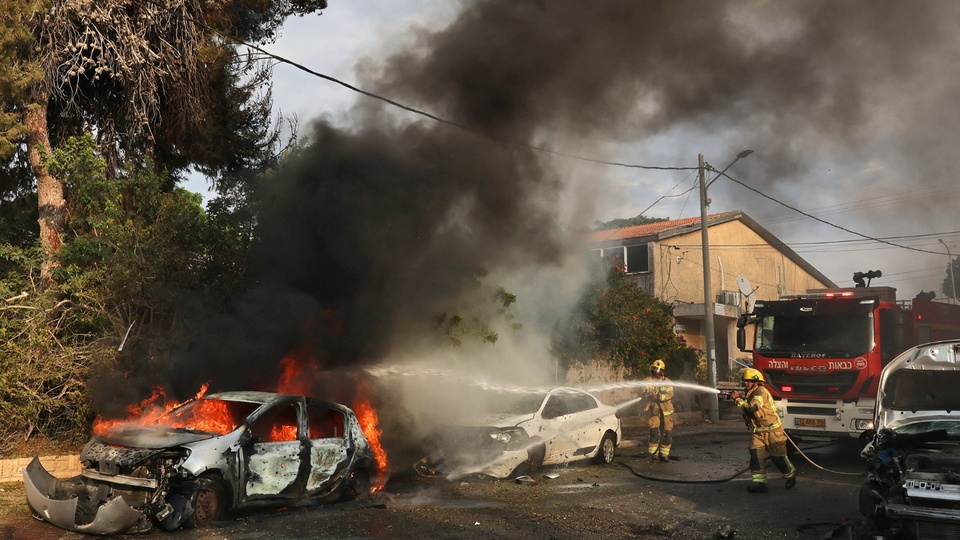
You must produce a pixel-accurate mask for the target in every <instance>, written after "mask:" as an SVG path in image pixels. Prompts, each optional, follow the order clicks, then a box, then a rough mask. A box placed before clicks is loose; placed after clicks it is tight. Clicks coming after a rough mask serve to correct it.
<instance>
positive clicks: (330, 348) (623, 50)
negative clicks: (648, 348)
mask: <svg viewBox="0 0 960 540" xmlns="http://www.w3.org/2000/svg"><path fill="white" fill-rule="evenodd" d="M958 15H960V4H954V3H948V2H924V1H912V2H885V1H875V0H871V1H858V2H837V1H822V2H814V1H797V2H789V1H780V0H777V1H772V0H771V1H764V0H758V1H752V2H702V1H683V0H669V1H662V2H644V1H635V0H630V1H627V0H620V1H608V0H596V1H593V2H586V3H585V2H573V1H568V0H549V1H542V2H533V1H518V0H488V1H480V0H476V1H470V0H461V1H453V0H419V1H418V0H366V1H364V2H345V1H342V0H330V7H329V8H328V9H327V10H326V11H325V12H324V13H323V14H322V15H320V16H315V17H307V18H302V19H295V20H291V21H289V22H288V24H287V25H286V26H285V29H284V33H283V34H284V35H283V37H282V38H281V39H280V40H279V41H278V42H277V43H276V44H274V45H272V46H269V47H267V48H268V49H269V50H270V51H271V52H273V53H275V54H277V55H279V56H282V57H285V58H288V59H290V60H292V61H294V62H297V63H299V64H302V65H304V66H307V67H309V68H310V69H312V70H314V71H317V72H321V73H324V74H326V75H329V76H333V77H336V78H339V79H341V80H343V81H345V82H348V83H351V84H355V85H356V86H359V87H361V88H363V89H365V90H368V91H371V92H375V93H377V94H380V95H382V96H385V97H388V98H390V99H393V100H396V101H398V102H401V103H404V104H406V105H408V106H411V107H415V108H418V109H420V110H423V111H427V112H429V113H431V114H434V115H437V116H439V117H442V118H444V119H446V120H448V121H450V122H454V123H456V124H459V125H463V126H468V127H469V128H470V129H469V130H464V129H460V128H458V127H454V126H451V125H448V124H444V123H440V122H436V121H434V120H431V119H428V118H425V117H423V116H418V115H415V114H412V113H410V112H408V111H404V110H400V109H398V108H396V107H393V106H390V105H387V104H385V103H383V102H381V101H377V100H373V99H370V98H368V97H363V96H360V95H358V94H356V93H353V92H351V91H350V90H348V89H346V88H344V87H342V86H339V85H336V84H334V83H331V82H329V81H326V80H323V79H320V78H317V77H315V76H312V75H310V74H307V73H304V72H302V71H297V70H295V69H294V68H292V67H291V66H289V65H285V64H278V65H277V67H276V69H275V76H274V80H275V87H274V98H275V104H276V107H277V109H278V110H279V112H281V113H282V114H284V115H288V116H289V115H294V114H295V115H296V116H297V117H298V119H299V122H300V127H301V129H302V134H303V135H305V136H307V137H308V138H309V140H310V141H311V145H310V146H308V147H307V148H306V149H305V151H304V152H303V154H302V155H301V156H300V157H299V158H298V159H295V160H291V161H290V162H289V163H288V164H287V166H286V168H285V169H284V170H282V171H280V173H279V174H278V175H277V176H276V178H275V179H273V180H272V181H271V182H270V183H269V185H267V186H266V187H265V189H264V191H263V192H262V195H263V207H262V209H263V215H262V217H261V220H260V222H259V225H260V229H259V231H258V238H259V239H260V240H262V246H263V250H262V251H260V252H259V259H258V262H257V263H256V264H254V266H253V268H252V270H253V271H252V274H251V275H252V276H254V277H255V278H256V280H257V284H256V287H255V288H253V289H252V292H251V294H250V295H248V296H247V297H245V298H243V299H241V300H239V301H238V302H237V304H236V305H235V307H234V311H233V313H231V314H230V316H229V317H224V318H219V317H218V318H210V319H208V320H205V321H204V325H203V326H199V325H198V326H196V327H195V331H196V332H197V333H198V334H199V335H204V336H208V337H210V338H211V339H210V340H207V343H206V344H204V343H200V344H194V345H192V347H194V348H193V349H192V350H191V351H177V353H179V354H177V355H175V356H176V357H177V358H178V360H177V362H179V364H176V365H174V366H172V367H173V368H174V371H177V372H179V373H181V374H183V373H190V374H191V375H190V376H189V377H186V378H183V377H180V378H179V379H178V382H179V383H180V384H182V385H193V384H196V383H197V382H199V381H197V380H196V379H198V378H200V377H206V376H208V375H209V374H210V373H211V372H212V373H216V374H217V375H218V376H220V377H225V376H226V375H227V374H229V375H230V376H233V377H236V379H235V380H237V381H244V380H245V382H239V383H238V385H241V386H242V385H244V384H245V385H246V386H249V384H250V381H251V380H257V379H256V378H257V377H260V378H261V379H262V378H263V377H267V378H269V375H264V373H266V371H265V370H266V366H268V365H269V366H276V362H277V361H278V360H279V358H281V357H282V356H284V355H286V354H288V353H290V352H291V351H300V352H301V353H303V354H305V355H307V356H314V357H318V358H319V359H320V360H321V365H323V366H330V365H334V364H339V365H343V364H344V363H347V364H349V365H351V366H355V365H367V364H364V362H367V363H369V362H372V361H384V360H386V361H387V362H390V363H394V364H395V363H397V362H401V363H402V364H403V365H407V366H409V365H411V364H416V363H417V362H418V361H422V362H423V363H424V364H426V365H433V366H435V365H438V364H439V365H443V366H444V367H445V368H450V369H454V368H457V369H455V371H456V372H457V373H462V371H463V370H462V369H459V368H465V367H466V366H479V365H488V366H489V365H494V364H495V363H496V362H498V361H499V362H501V363H502V364H503V365H510V366H511V367H513V368H517V367H518V366H521V365H522V366H527V367H530V368H531V369H532V370H533V371H534V372H535V375H536V376H534V375H530V376H523V375H516V379H515V382H518V383H519V384H521V385H524V384H527V383H535V382H539V381H540V380H544V379H547V378H549V377H547V375H549V376H553V375H556V374H550V373H544V369H543V368H544V367H545V366H549V365H550V359H549V348H548V340H549V331H550V330H551V329H552V328H553V323H555V322H556V319H557V318H559V317H561V316H562V315H563V314H564V313H566V312H568V311H569V309H570V306H571V305H572V302H573V301H574V300H575V299H576V297H577V293H578V292H579V286H581V285H582V283H583V279H582V277H583V276H582V273H577V271H576V265H573V264H570V263H571V262H572V261H580V260H581V259H582V255H581V254H582V253H583V249H584V247H583V246H580V245H578V244H577V243H576V241H575V240H576V238H577V237H578V232H579V231H583V230H584V228H585V227H588V226H590V225H591V224H592V223H593V222H594V221H596V220H609V219H613V218H622V217H630V216H634V215H637V214H639V213H641V212H643V213H644V214H645V215H647V216H650V217H666V218H671V219H677V218H684V217H691V216H697V215H699V199H698V198H697V193H696V190H693V191H689V192H688V190H690V189H691V188H693V187H694V186H695V181H696V171H695V170H692V169H693V168H695V167H696V165H697V155H698V153H703V154H704V155H705V158H706V160H707V162H708V163H710V164H712V165H713V166H715V167H716V168H717V169H723V168H724V167H726V165H727V164H729V163H730V162H731V161H732V160H733V159H734V157H735V156H736V155H737V153H739V152H740V151H742V150H745V149H752V150H754V153H753V154H752V155H750V156H749V157H747V158H745V159H743V160H741V161H739V162H738V163H737V164H736V165H735V166H734V167H733V168H731V169H730V171H729V174H730V175H731V176H733V177H734V178H736V179H738V180H739V181H741V182H743V183H744V184H746V185H747V186H750V188H752V189H753V190H755V191H751V190H750V189H746V188H744V187H742V186H739V185H737V184H735V183H734V182H731V181H730V180H727V179H719V180H717V181H716V182H715V183H713V184H712V185H711V187H710V196H711V198H712V201H713V202H712V204H711V206H710V211H711V212H722V211H728V210H735V209H739V210H743V211H745V212H746V213H747V214H748V215H750V216H751V217H753V218H754V219H756V220H757V221H758V222H759V223H760V224H761V225H763V226H765V227H766V228H768V229H769V230H770V231H771V232H773V233H774V234H776V235H777V236H779V237H780V238H781V239H782V240H784V241H785V242H786V243H787V244H788V245H790V246H791V247H792V248H793V249H794V250H795V251H797V252H798V253H800V254H801V255H802V256H803V257H805V258H806V259H807V260H808V261H810V262H811V263H812V264H813V265H814V266H816V267H817V268H818V269H819V270H820V271H821V272H823V273H824V274H826V275H827V276H828V277H830V278H831V279H832V280H833V281H834V282H836V283H838V284H841V285H852V284H853V282H852V279H851V276H852V274H853V273H854V272H856V271H867V270H875V269H879V270H881V271H882V272H883V274H884V275H883V278H882V279H875V280H874V281H873V283H872V284H873V285H889V286H894V287H897V288H898V289H899V290H900V297H901V298H910V297H912V296H913V295H914V294H916V293H917V292H919V291H920V290H921V289H922V290H927V291H929V290H931V289H934V290H937V291H938V292H939V290H940V284H941V282H942V281H943V279H944V277H945V274H946V263H947V257H946V254H945V246H944V245H943V244H940V243H938V241H937V239H938V238H942V239H943V240H944V241H945V242H946V244H947V246H950V248H951V249H952V250H953V252H954V253H955V254H956V253H960V212H958V211H957V205H958V200H960V197H958V195H960V183H958V182H957V181H955V180H954V179H952V178H951V173H952V167H951V165H952V157H953V154H954V152H953V148H952V147H951V144H952V143H951V141H952V140H953V135H954V133H955V132H956V130H957V127H958V126H960V108H958V107H956V106H955V104H956V103H957V102H958V100H957V99H955V98H956V97H957V96H958V94H960V75H958V73H960V72H958V71H957V70H956V64H955V61H956V59H957V57H958V55H960V43H958V41H960V37H958V35H957V33H956V32H954V31H953V28H952V27H951V26H950V23H951V22H952V21H955V20H957V16H958ZM537 148H541V149H550V150H551V151H552V152H543V151H539V150H537ZM571 156H580V157H584V158H590V159H591V160H606V161H609V162H618V163H627V164H639V165H646V166H653V167H681V168H687V169H686V170H649V169H642V168H635V167H621V166H614V165H609V164H603V163H597V162H596V161H589V160H583V159H577V158H576V157H571ZM685 192H686V193H685ZM667 195H680V196H676V197H666V198H664V196H667ZM764 196H766V197H764ZM769 198H772V199H776V200H779V201H782V202H783V203H786V204H788V205H790V206H793V207H795V208H797V209H800V210H802V211H804V212H806V213H808V214H812V215H815V216H818V217H819V218H820V219H822V220H824V221H827V222H830V223H832V224H835V225H837V226H840V227H843V228H845V229H848V231H843V230H840V229H838V228H835V227H831V226H828V225H825V224H823V223H821V222H818V221H816V220H813V219H811V218H809V217H805V216H803V215H802V214H799V213H797V212H796V211H794V210H790V209H788V208H786V207H784V206H781V205H778V204H776V203H775V202H773V201H771V200H770V199H769ZM658 201H659V202H658ZM654 203H656V204H654ZM849 231H855V232H857V233H860V234H862V235H865V236H868V237H873V238H877V239H883V240H885V241H887V242H889V243H893V244H898V245H900V246H905V247H895V246H891V245H889V244H884V243H881V242H878V241H876V240H865V239H863V238H862V237H860V236H856V235H855V234H853V233H851V232H849ZM737 248H738V247H737V246H713V252H714V256H720V257H722V255H723V252H724V250H731V249H737ZM729 278H730V279H729V282H731V283H732V282H734V280H735V276H730V277H729ZM755 284H756V283H755ZM500 285H503V286H506V287H507V289H508V290H509V291H511V292H513V293H516V294H517V296H518V302H517V304H516V306H515V313H516V314H517V315H518V321H519V322H521V323H522V324H523V325H524V332H522V333H520V334H519V335H516V336H515V335H514V334H513V333H511V332H510V331H509V324H510V321H505V320H503V319H502V318H501V317H499V314H498V313H497V311H496V306H495V305H492V304H491V303H490V302H489V301H487V302H486V303H484V302H483V299H484V298H486V299H489V298H490V297H491V296H492V292H491V291H492V290H493V289H494V288H495V287H497V286H500ZM454 311H456V312H459V313H460V314H461V315H467V316H472V315H477V316H479V317H484V318H486V319H487V320H491V321H494V324H495V329H496V330H498V331H499V332H500V341H499V342H498V345H497V347H481V348H480V349H481V350H482V351H483V352H484V354H485V355H486V357H485V358H484V359H483V361H478V360H477V358H478V357H477V356H473V355H468V354H464V350H463V349H461V350H460V351H459V352H457V353H449V352H447V353H444V352H441V353H436V352H435V350H436V349H433V348H431V347H429V345H430V343H428V342H425V341H424V339H425V338H424V336H427V337H429V336H432V335H435V332H433V331H432V329H431V324H433V325H436V321H437V319H436V317H437V315H438V314H441V313H451V312H454ZM468 322H469V321H468ZM499 322H503V323H504V324H505V325H504V326H497V323H499ZM441 350H442V349H441ZM471 352H472V351H471ZM437 355H439V356H440V361H439V362H432V363H431V362H429V361H428V360H436V359H437ZM444 355H449V356H444ZM466 358H469V360H465V359H466ZM200 359H202V360H200ZM457 360H459V361H460V362H461V365H459V366H457V365H455V364H454V362H455V361H457ZM263 362H266V364H264V363H263ZM200 366H202V368H201V367H200ZM513 373H517V370H516V369H514V370H513ZM429 384H430V383H428V388H429ZM222 386H225V385H224V384H221V387H222ZM437 386H439V385H438V384H436V381H434V383H433V387H434V388H435V387H437ZM181 390H182V391H189V390H190V389H189V388H183V389H181ZM411 393H417V394H418V395H419V396H420V397H424V396H425V395H427V394H429V393H430V392H429V391H425V390H424V389H423V387H421V388H419V389H417V390H415V391H413V392H411ZM424 408H429V405H426V406H424Z"/></svg>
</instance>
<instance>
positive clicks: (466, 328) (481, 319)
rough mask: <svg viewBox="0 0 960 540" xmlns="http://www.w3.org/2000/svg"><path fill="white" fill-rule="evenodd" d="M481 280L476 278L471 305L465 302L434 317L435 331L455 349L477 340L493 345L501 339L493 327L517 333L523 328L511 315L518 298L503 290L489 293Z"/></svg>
mask: <svg viewBox="0 0 960 540" xmlns="http://www.w3.org/2000/svg"><path fill="white" fill-rule="evenodd" d="M482 277H483V276H476V281H475V284H476V285H475V291H474V292H476V293H477V294H476V295H475V297H476V300H475V301H473V302H470V301H465V302H464V304H463V305H462V306H461V307H460V308H459V309H457V310H454V311H450V312H444V313H441V314H439V315H437V318H436V322H437V328H438V329H439V331H440V335H441V336H442V337H443V339H444V340H445V341H446V342H448V343H450V344H452V345H453V346H455V347H459V346H461V345H463V344H464V342H466V341H470V340H478V341H480V342H481V343H491V344H492V343H496V342H497V340H499V339H500V335H499V334H498V333H497V332H496V331H495V330H494V326H493V325H497V326H502V327H505V328H507V329H509V330H511V331H514V332H515V331H519V330H520V329H521V328H522V325H521V324H520V323H519V322H518V321H517V319H516V317H515V316H514V315H513V313H512V312H511V311H510V306H511V305H513V304H514V303H515V302H516V301H517V296H516V295H515V294H512V293H510V292H508V291H507V290H506V289H504V288H503V287H497V288H496V289H495V290H493V291H492V292H491V291H490V290H489V289H488V288H487V287H485V286H484V285H483V283H482V279H481V278H482Z"/></svg>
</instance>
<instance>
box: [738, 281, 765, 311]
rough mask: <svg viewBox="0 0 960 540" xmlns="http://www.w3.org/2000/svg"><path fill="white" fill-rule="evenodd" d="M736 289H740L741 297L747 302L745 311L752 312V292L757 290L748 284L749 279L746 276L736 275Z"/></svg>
mask: <svg viewBox="0 0 960 540" xmlns="http://www.w3.org/2000/svg"><path fill="white" fill-rule="evenodd" d="M759 288H760V287H757V289H759ZM737 289H740V294H742V295H743V299H744V301H745V302H746V303H747V306H746V311H747V313H750V312H752V311H753V301H754V298H753V293H755V292H757V289H754V288H752V287H751V286H750V280H749V279H747V276H737Z"/></svg>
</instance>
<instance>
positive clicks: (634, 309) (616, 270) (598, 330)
mask: <svg viewBox="0 0 960 540" xmlns="http://www.w3.org/2000/svg"><path fill="white" fill-rule="evenodd" d="M673 328H674V320H673V315H672V314H671V310H670V306H668V305H667V304H665V303H663V302H661V301H660V300H658V299H657V298H655V297H654V296H652V295H650V294H649V293H647V292H646V291H644V290H643V289H641V288H640V287H639V286H638V285H637V283H636V281H635V280H633V279H632V278H631V277H630V276H628V275H627V274H625V273H624V271H623V268H622V267H619V266H613V267H611V268H610V270H609V271H608V273H607V275H606V276H605V279H603V280H599V281H597V282H595V283H593V284H592V285H591V286H590V287H589V288H588V290H587V291H586V293H585V294H584V296H583V298H582V299H581V301H580V303H579V304H578V306H577V309H576V310H575V311H574V313H573V315H572V316H571V317H570V318H569V320H567V321H565V323H564V324H563V325H562V326H561V327H558V329H557V331H556V332H555V334H554V338H553V352H554V354H556V355H557V357H558V358H560V360H561V362H562V364H563V365H564V366H565V367H569V366H570V365H573V364H577V363H585V362H588V361H590V360H593V359H604V360H607V361H609V362H610V363H612V364H614V365H617V366H623V367H624V368H625V369H626V371H627V374H628V376H633V377H637V378H642V377H644V376H646V374H647V373H648V372H649V367H650V365H651V364H652V363H653V361H654V360H656V359H658V358H659V359H662V360H664V361H666V362H667V364H668V369H671V370H674V369H676V370H677V371H676V372H679V370H680V369H681V368H680V366H683V365H685V364H687V363H693V364H694V366H691V367H695V364H696V361H697V354H696V351H694V350H693V349H691V348H690V347H688V346H687V345H686V343H685V342H684V341H683V339H682V338H681V337H680V336H678V335H677V334H676V333H675V332H674V330H673ZM672 366H677V367H675V368H674V367H672Z"/></svg>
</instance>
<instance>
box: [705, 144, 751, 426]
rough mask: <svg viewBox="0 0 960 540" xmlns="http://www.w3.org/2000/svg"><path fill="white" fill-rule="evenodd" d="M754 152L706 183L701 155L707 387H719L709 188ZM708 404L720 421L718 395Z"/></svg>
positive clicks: (712, 417) (713, 417) (713, 419)
mask: <svg viewBox="0 0 960 540" xmlns="http://www.w3.org/2000/svg"><path fill="white" fill-rule="evenodd" d="M752 153H753V150H744V151H743V152H740V153H739V154H737V158H736V159H734V160H733V161H731V162H730V164H729V165H727V166H726V167H724V169H723V170H722V171H720V172H719V173H717V175H716V176H715V177H713V180H711V181H710V182H705V180H706V178H705V176H706V164H705V163H704V161H703V154H700V155H699V168H700V234H701V238H702V242H701V243H702V244H703V325H704V326H703V332H704V334H705V337H706V340H707V351H706V352H707V386H709V387H711V388H716V387H717V354H716V347H717V344H716V339H715V337H714V331H713V309H714V307H713V296H712V292H713V285H712V284H711V283H710V235H709V234H708V233H707V206H709V205H710V199H708V198H707V188H708V187H710V185H711V184H713V183H714V182H716V181H717V179H718V178H720V177H721V176H723V173H725V172H727V169H729V168H730V167H733V164H734V163H736V162H737V161H740V160H741V159H743V158H745V157H747V156H749V155H750V154H752ZM708 399H709V401H708V402H707V414H708V416H709V418H710V421H711V422H714V423H717V422H719V421H720V403H719V401H718V396H717V394H710V395H709V397H708Z"/></svg>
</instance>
